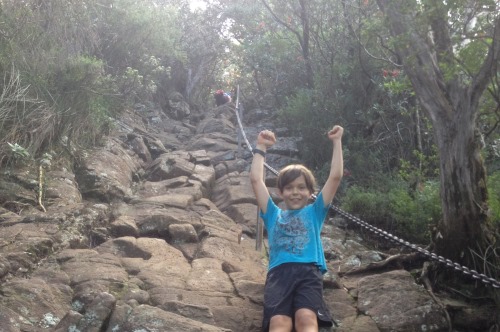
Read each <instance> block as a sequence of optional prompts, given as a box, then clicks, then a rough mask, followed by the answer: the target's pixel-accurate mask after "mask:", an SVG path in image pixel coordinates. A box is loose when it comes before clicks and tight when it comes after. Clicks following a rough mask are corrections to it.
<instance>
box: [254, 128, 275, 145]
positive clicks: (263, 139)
mask: <svg viewBox="0 0 500 332" xmlns="http://www.w3.org/2000/svg"><path fill="white" fill-rule="evenodd" d="M275 143H276V136H274V133H273V132H272V131H270V130H263V131H261V132H260V133H259V136H257V145H263V146H265V147H266V148H268V147H270V146H273V145H274V144H275Z"/></svg>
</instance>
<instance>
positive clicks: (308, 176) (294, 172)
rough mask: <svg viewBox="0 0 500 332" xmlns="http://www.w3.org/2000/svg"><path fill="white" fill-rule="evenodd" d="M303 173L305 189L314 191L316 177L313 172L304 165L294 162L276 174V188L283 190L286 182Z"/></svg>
mask: <svg viewBox="0 0 500 332" xmlns="http://www.w3.org/2000/svg"><path fill="white" fill-rule="evenodd" d="M301 175H304V179H305V180H306V186H307V189H309V191H310V192H311V193H314V191H315V188H316V179H315V178H314V175H313V173H312V172H311V171H310V170H309V169H308V168H307V167H305V166H304V165H299V164H294V165H288V166H286V167H284V168H283V169H282V170H281V171H280V172H279V174H278V189H279V190H280V191H281V192H283V189H284V188H285V186H286V185H287V184H289V183H290V182H293V181H294V180H295V179H297V178H298V177H299V176H301Z"/></svg>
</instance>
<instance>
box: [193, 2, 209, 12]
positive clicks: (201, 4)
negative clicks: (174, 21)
mask: <svg viewBox="0 0 500 332" xmlns="http://www.w3.org/2000/svg"><path fill="white" fill-rule="evenodd" d="M189 7H190V8H191V11H194V10H199V9H205V8H206V7H207V5H206V4H205V1H204V0H189Z"/></svg>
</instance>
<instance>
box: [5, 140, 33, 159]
mask: <svg viewBox="0 0 500 332" xmlns="http://www.w3.org/2000/svg"><path fill="white" fill-rule="evenodd" d="M7 144H8V145H9V148H10V152H11V158H12V160H13V162H14V163H26V162H27V161H28V160H30V159H31V155H30V153H29V152H28V150H26V149H25V148H23V147H22V146H20V145H19V144H17V143H14V144H11V143H7Z"/></svg>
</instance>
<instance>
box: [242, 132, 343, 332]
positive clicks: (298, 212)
mask: <svg viewBox="0 0 500 332" xmlns="http://www.w3.org/2000/svg"><path fill="white" fill-rule="evenodd" d="M343 132H344V129H343V128H342V127H340V126H334V127H333V128H332V129H331V130H330V131H329V132H328V138H329V139H330V140H331V141H332V143H333V156H332V163H331V166H330V174H329V176H328V179H327V181H326V183H325V185H324V187H323V189H322V190H321V192H320V193H319V195H318V197H317V198H316V200H315V202H314V203H312V204H309V205H308V201H309V198H310V197H311V195H312V194H313V193H314V190H315V188H314V187H315V179H314V176H313V174H312V173H311V171H310V170H309V169H307V168H306V167H304V166H302V165H290V166H287V167H285V168H283V169H282V170H281V171H280V173H279V175H278V190H279V196H280V197H281V198H282V199H283V202H284V204H285V206H286V210H281V209H280V208H278V207H277V206H276V204H274V202H273V201H272V199H271V197H270V195H269V191H268V190H267V187H266V185H265V182H264V178H263V174H264V159H265V153H266V150H267V148H269V147H271V146H272V145H274V144H275V143H276V137H275V136H274V133H273V132H271V131H269V130H263V131H261V132H260V133H259V136H258V137H257V144H256V148H255V149H254V157H253V161H252V166H251V169H250V180H251V183H252V188H253V191H254V193H255V197H256V198H257V204H258V206H259V208H260V211H261V217H262V219H263V220H264V224H265V226H266V229H267V233H268V237H269V249H270V252H269V270H268V273H267V279H266V285H265V289H264V317H263V321H262V330H263V331H266V332H267V331H271V332H278V331H280V332H281V331H283V332H285V331H286V332H290V331H292V330H293V328H295V331H297V332H311V331H318V329H319V326H332V325H333V321H332V318H331V317H330V314H329V312H328V309H327V307H326V305H325V303H324V301H323V274H324V273H325V272H326V269H327V268H326V262H325V256H324V253H323V246H322V243H321V237H320V234H321V228H322V227H323V222H324V219H325V217H326V215H327V213H328V209H329V207H330V204H331V201H332V200H333V197H334V196H335V193H336V191H337V188H338V187H339V184H340V180H341V179H342V175H343V167H344V166H343V156H342V134H343Z"/></svg>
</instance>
